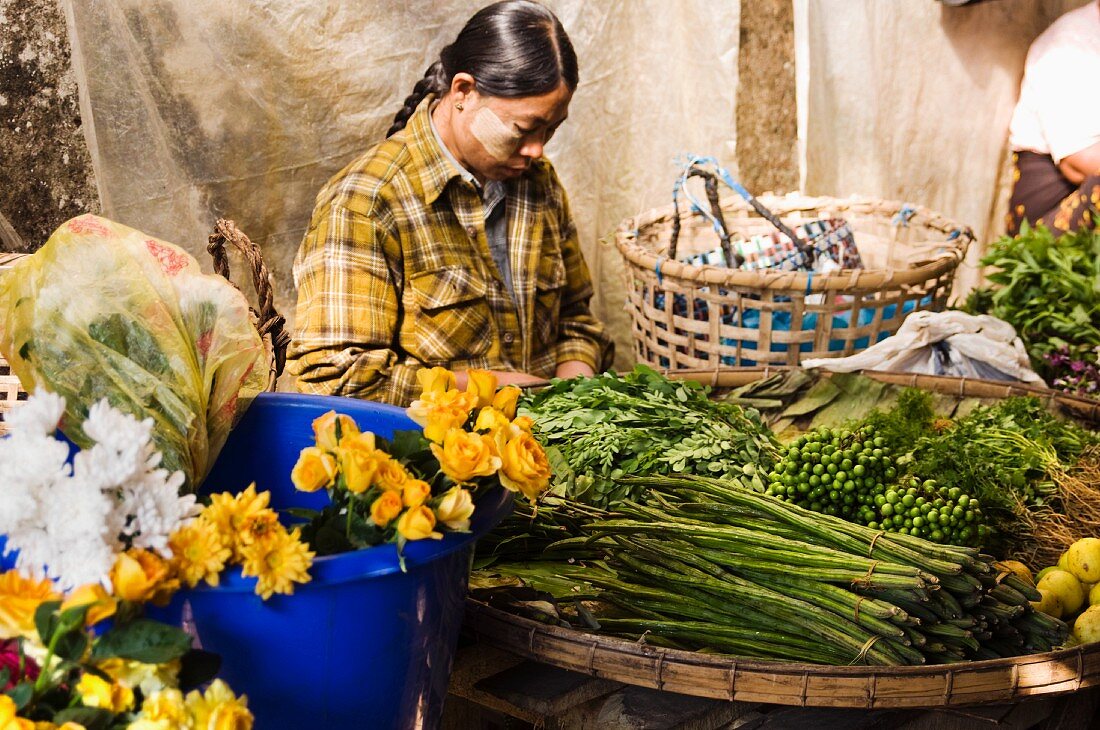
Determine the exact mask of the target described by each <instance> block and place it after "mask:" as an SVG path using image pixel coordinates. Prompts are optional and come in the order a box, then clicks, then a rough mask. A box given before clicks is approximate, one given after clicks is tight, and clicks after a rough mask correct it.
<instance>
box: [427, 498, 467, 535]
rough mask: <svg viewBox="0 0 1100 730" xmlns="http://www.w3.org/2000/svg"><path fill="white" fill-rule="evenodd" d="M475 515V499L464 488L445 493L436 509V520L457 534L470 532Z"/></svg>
mask: <svg viewBox="0 0 1100 730" xmlns="http://www.w3.org/2000/svg"><path fill="white" fill-rule="evenodd" d="M473 513H474V498H473V496H472V495H471V494H470V492H469V490H467V489H463V488H462V487H451V488H450V489H448V490H447V491H446V492H444V493H443V496H442V497H441V498H440V500H439V506H438V507H436V508H435V517H436V519H437V520H439V521H440V522H442V523H443V524H444V525H446V526H447V527H449V528H451V529H452V530H454V531H456V532H467V531H469V529H470V516H471V515H473Z"/></svg>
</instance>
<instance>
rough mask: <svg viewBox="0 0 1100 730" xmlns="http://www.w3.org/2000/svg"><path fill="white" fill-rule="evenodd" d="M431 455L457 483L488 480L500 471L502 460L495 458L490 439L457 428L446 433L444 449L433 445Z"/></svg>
mask: <svg viewBox="0 0 1100 730" xmlns="http://www.w3.org/2000/svg"><path fill="white" fill-rule="evenodd" d="M432 453H433V454H435V458H436V459H438V460H439V466H440V467H441V468H442V469H443V473H444V474H446V475H447V476H449V477H450V478H451V479H454V480H455V481H456V482H468V481H470V480H472V479H476V478H477V477H487V476H490V475H491V474H495V473H496V471H497V469H499V468H500V458H499V457H498V456H496V455H494V454H493V450H492V449H491V448H490V447H489V439H488V438H486V437H484V436H482V435H481V434H479V433H471V432H469V431H462V430H461V429H457V428H452V429H451V430H450V431H448V432H447V435H446V437H444V439H443V445H442V446H440V445H439V444H432Z"/></svg>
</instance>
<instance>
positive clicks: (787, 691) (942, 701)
mask: <svg viewBox="0 0 1100 730" xmlns="http://www.w3.org/2000/svg"><path fill="white" fill-rule="evenodd" d="M782 369H786V368H743V369H737V368H731V369H725V370H696V371H690V372H685V371H678V372H669V373H667V374H668V375H670V376H671V377H675V378H681V379H689V380H696V381H698V382H700V383H703V384H705V385H709V386H712V387H715V388H733V387H737V386H740V385H745V384H747V383H751V382H754V381H756V380H759V379H762V378H765V377H767V376H768V375H771V374H773V373H775V372H777V370H782ZM862 374H863V375H866V376H868V377H871V378H874V379H875V380H880V381H883V382H888V383H895V384H899V385H912V386H918V387H921V388H924V389H926V390H931V391H935V392H940V393H946V394H951V395H956V396H959V397H974V398H1006V397H1008V396H1012V395H1034V396H1038V397H1040V398H1042V399H1044V400H1045V401H1046V402H1048V403H1052V404H1055V405H1057V406H1058V407H1059V408H1061V409H1063V410H1064V411H1065V412H1066V413H1067V414H1072V415H1073V416H1074V417H1076V418H1078V419H1080V420H1082V421H1084V422H1086V423H1088V424H1093V425H1100V402H1097V401H1094V400H1091V399H1088V398H1078V397H1075V396H1070V395H1065V394H1061V393H1058V392H1056V391H1052V390H1049V389H1046V388H1038V387H1035V386H1030V385H1023V384H1018V383H1005V382H998V381H989V380H975V379H960V378H944V377H938V376H930V375H911V374H904V373H883V372H874V371H864V372H863V373H862ZM465 626H466V629H467V630H468V631H469V632H470V634H472V635H473V636H474V637H476V638H477V639H478V640H479V641H483V642H485V643H487V644H490V645H493V646H496V647H499V648H501V649H505V650H507V651H510V652H513V653H515V654H518V655H520V656H523V657H526V658H529V659H533V660H535V661H538V662H542V663H544V664H550V665H553V666H556V667H560V668H562V669H568V670H571V671H575V672H581V673H584V674H588V675H591V676H594V677H599V678H602V679H608V680H612V681H616V682H625V683H627V684H633V685H638V686H641V687H650V688H654V689H659V690H667V691H669V692H678V693H681V694H687V695H694V696H697V697H707V698H712V699H721V700H731V701H732V700H736V701H741V702H764V703H769V704H780V705H798V706H804V707H806V706H813V707H848V708H902V707H922V708H934V707H952V706H961V705H975V704H990V703H1006V702H1015V701H1018V700H1021V699H1024V698H1027V697H1034V696H1037V695H1056V694H1065V693H1068V692H1076V691H1077V690H1080V689H1084V688H1088V687H1094V686H1100V644H1088V645H1085V646H1078V647H1074V648H1071V649H1063V650H1061V651H1054V652H1048V653H1045V654H1032V655H1029V656H1022V657H1012V658H1008V659H994V660H990V661H980V662H967V663H960V664H937V665H924V666H911V667H866V666H850V667H840V666H823V665H819V664H792V663H781V662H765V661H760V660H754V659H739V658H737V657H734V656H728V655H722V654H705V653H701V652H691V651H680V650H676V649H665V648H663V647H656V646H651V645H647V644H644V643H639V642H634V641H627V640H625V639H621V638H616V637H610V636H602V635H599V634H593V633H588V632H584V631H578V630H575V629H567V628H562V627H559V626H551V625H547V624H544V623H540V622H537V621H532V620H530V619H526V618H522V617H519V616H516V615H514V614H511V613H508V612H506V611H502V610H500V609H497V608H493V607H491V606H488V605H487V604H485V603H482V602H480V601H477V600H474V599H472V598H471V599H468V600H467V602H466V618H465Z"/></svg>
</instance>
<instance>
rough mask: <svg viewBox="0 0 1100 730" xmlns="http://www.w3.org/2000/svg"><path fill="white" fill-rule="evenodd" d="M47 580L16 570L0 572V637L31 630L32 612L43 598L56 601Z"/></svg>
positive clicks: (55, 594)
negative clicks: (31, 576)
mask: <svg viewBox="0 0 1100 730" xmlns="http://www.w3.org/2000/svg"><path fill="white" fill-rule="evenodd" d="M59 600H61V596H60V594H58V593H55V592H54V589H53V584H52V583H50V581H48V580H33V579H30V578H24V577H23V576H22V575H20V573H19V571H18V570H14V569H13V570H9V571H7V572H6V573H0V639H13V638H15V637H17V636H33V635H34V634H35V631H36V629H35V627H34V612H35V611H37V610H38V607H39V606H40V605H41V604H42V603H44V602H45V601H59Z"/></svg>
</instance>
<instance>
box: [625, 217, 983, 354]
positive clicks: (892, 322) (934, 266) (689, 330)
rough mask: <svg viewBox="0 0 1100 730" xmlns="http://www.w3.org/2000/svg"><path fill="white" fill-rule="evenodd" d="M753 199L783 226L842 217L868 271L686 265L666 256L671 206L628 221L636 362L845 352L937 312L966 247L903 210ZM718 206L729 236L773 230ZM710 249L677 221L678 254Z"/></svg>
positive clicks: (949, 226)
mask: <svg viewBox="0 0 1100 730" xmlns="http://www.w3.org/2000/svg"><path fill="white" fill-rule="evenodd" d="M760 202H762V203H763V204H764V205H765V206H767V207H768V208H769V209H770V210H772V211H773V212H774V213H776V214H777V215H778V216H779V217H780V218H781V219H782V220H783V222H785V223H786V224H787V225H789V226H792V227H794V226H797V225H799V224H800V223H803V222H805V221H810V220H822V219H836V218H839V219H844V220H845V221H847V223H848V224H849V225H850V226H851V228H852V230H853V232H854V234H855V239H856V242H857V244H858V246H859V253H860V256H861V257H862V259H863V262H864V266H865V267H866V268H864V269H853V270H848V269H844V270H839V271H833V272H830V273H816V274H815V273H805V272H791V271H770V270H758V271H742V270H739V269H730V268H724V267H716V266H695V265H690V264H685V263H681V262H680V261H677V260H670V259H669V258H668V256H667V251H668V246H669V240H670V238H671V234H672V229H673V226H674V217H675V216H674V212H673V210H674V209H673V207H672V206H668V207H665V208H660V209H657V210H653V211H650V212H648V213H645V214H642V215H640V216H638V217H636V218H631V219H627V220H626V221H624V222H623V223H622V224H621V225H620V226H619V228H618V230H616V232H615V245H616V247H617V248H618V250H619V252H620V253H621V254H622V256H623V259H624V260H625V267H624V274H625V279H626V282H625V283H626V299H627V304H626V308H627V310H628V311H629V312H630V316H631V319H632V321H633V325H632V330H631V331H632V335H633V340H634V351H635V355H636V357H637V359H638V360H639V361H641V362H646V363H650V364H651V365H653V366H655V367H658V368H665V369H669V370H681V369H691V368H716V367H729V366H753V365H797V364H798V363H799V362H800V361H801V359H802V358H811V357H843V356H846V355H851V354H853V353H855V352H858V351H860V350H863V349H866V348H867V347H869V346H870V345H872V344H874V343H875V342H878V341H879V340H880V339H883V338H884V337H887V336H889V335H891V334H893V333H894V332H896V331H897V330H898V328H899V327H900V326H901V323H902V320H904V319H905V317H906V316H907V315H908V314H909V313H911V312H914V311H917V310H922V309H932V310H940V309H943V308H944V306H945V305H946V303H947V297H948V295H949V293H950V291H951V284H952V281H953V279H954V275H955V270H956V269H957V267H958V265H959V262H961V261H962V259H963V257H964V256H965V255H966V249H967V247H968V246H969V245H970V242H971V241H972V240H973V234H972V233H971V232H970V229H968V228H966V227H964V226H961V225H959V224H957V223H955V222H954V221H950V220H948V219H946V218H944V217H942V216H939V215H937V214H935V213H933V212H931V211H929V210H926V209H924V208H914V207H911V206H907V205H903V204H901V203H895V202H888V201H882V200H875V199H867V198H849V199H838V198H810V197H805V196H800V195H788V196H785V197H777V196H762V197H761V198H760ZM721 208H722V211H723V214H724V217H725V222H726V225H727V228H728V230H729V231H730V233H731V235H733V236H740V237H743V238H748V237H749V236H753V235H757V234H766V233H770V232H771V231H772V230H774V229H773V227H772V224H771V223H769V222H768V221H767V220H765V219H764V218H763V217H761V216H760V215H759V214H758V213H757V212H756V211H755V210H753V208H752V207H750V205H749V204H748V203H746V202H745V201H743V200H741V199H739V198H732V197H731V198H727V199H725V200H723V202H722V204H721ZM715 245H716V236H715V233H714V230H713V228H712V227H711V224H710V223H709V222H707V221H706V219H704V218H703V216H702V215H700V214H698V213H696V214H693V215H692V216H691V217H690V218H685V219H683V220H682V221H681V226H680V234H679V242H678V251H677V256H678V257H687V256H691V255H694V254H700V253H704V252H706V251H710V250H712V249H714V247H715Z"/></svg>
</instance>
